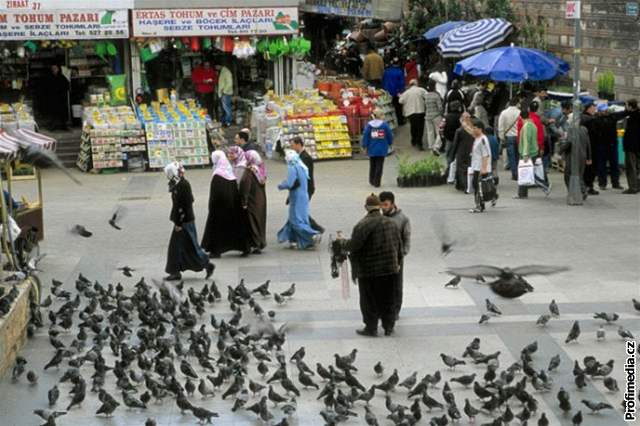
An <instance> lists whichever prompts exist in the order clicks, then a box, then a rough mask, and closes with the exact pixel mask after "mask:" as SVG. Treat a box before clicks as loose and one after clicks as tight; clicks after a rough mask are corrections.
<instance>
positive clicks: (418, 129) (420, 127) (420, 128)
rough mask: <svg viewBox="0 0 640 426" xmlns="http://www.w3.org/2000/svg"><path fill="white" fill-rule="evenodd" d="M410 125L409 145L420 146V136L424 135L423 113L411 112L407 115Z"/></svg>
mask: <svg viewBox="0 0 640 426" xmlns="http://www.w3.org/2000/svg"><path fill="white" fill-rule="evenodd" d="M409 125H410V126H411V145H412V146H422V136H423V135H424V114H411V115H410V116H409Z"/></svg>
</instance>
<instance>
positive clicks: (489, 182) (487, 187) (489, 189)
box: [480, 174, 498, 202]
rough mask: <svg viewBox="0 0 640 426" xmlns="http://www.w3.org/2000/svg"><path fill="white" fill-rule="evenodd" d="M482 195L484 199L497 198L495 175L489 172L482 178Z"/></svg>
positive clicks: (486, 200) (491, 199)
mask: <svg viewBox="0 0 640 426" xmlns="http://www.w3.org/2000/svg"><path fill="white" fill-rule="evenodd" d="M480 195H481V197H482V201H485V202H488V201H493V200H495V199H496V198H497V195H498V191H497V190H496V184H495V180H494V177H493V176H492V175H491V174H489V175H486V176H484V177H483V178H481V179H480Z"/></svg>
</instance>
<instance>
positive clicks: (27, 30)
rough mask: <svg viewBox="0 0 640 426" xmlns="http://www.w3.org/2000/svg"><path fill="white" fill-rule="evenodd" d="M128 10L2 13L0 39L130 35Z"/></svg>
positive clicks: (75, 38)
mask: <svg viewBox="0 0 640 426" xmlns="http://www.w3.org/2000/svg"><path fill="white" fill-rule="evenodd" d="M128 37H129V15H128V11H126V10H101V11H78V10H56V11H49V12H47V11H40V12H34V11H15V12H0V40H49V39H51V40H86V39H100V38H128Z"/></svg>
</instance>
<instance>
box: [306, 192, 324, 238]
mask: <svg viewBox="0 0 640 426" xmlns="http://www.w3.org/2000/svg"><path fill="white" fill-rule="evenodd" d="M311 197H313V192H312V193H310V194H309V203H311ZM309 225H311V229H313V230H314V231H318V232H319V233H321V234H324V228H323V227H322V226H321V225H320V224H319V223H318V222H316V221H315V220H314V219H313V218H312V217H311V215H309Z"/></svg>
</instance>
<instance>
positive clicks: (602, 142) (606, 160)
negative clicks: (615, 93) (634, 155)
mask: <svg viewBox="0 0 640 426" xmlns="http://www.w3.org/2000/svg"><path fill="white" fill-rule="evenodd" d="M625 114H626V112H622V113H617V114H616V113H613V114H612V113H610V112H609V107H608V105H607V104H606V103H601V104H598V117H597V118H596V127H597V129H598V141H597V142H596V144H597V147H596V149H597V151H598V153H597V155H596V158H597V160H598V163H597V164H596V166H597V168H598V186H599V187H600V190H601V191H603V190H606V189H607V176H609V175H610V176H611V186H612V187H613V189H622V187H621V186H620V167H619V164H618V127H617V124H618V120H621V119H622V118H624V116H625Z"/></svg>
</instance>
